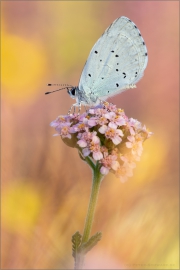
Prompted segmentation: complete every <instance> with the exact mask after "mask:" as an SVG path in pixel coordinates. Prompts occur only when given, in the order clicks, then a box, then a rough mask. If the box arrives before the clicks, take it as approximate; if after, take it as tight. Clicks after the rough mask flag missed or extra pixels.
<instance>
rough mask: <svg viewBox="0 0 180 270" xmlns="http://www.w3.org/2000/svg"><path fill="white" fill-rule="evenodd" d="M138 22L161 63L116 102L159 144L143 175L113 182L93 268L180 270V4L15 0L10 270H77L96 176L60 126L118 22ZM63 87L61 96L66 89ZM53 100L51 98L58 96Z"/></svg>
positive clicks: (151, 143) (9, 51) (6, 80)
mask: <svg viewBox="0 0 180 270" xmlns="http://www.w3.org/2000/svg"><path fill="white" fill-rule="evenodd" d="M120 16H127V17H129V18H130V19H131V20H132V21H133V22H135V23H136V25H137V26H138V28H139V29H140V31H141V33H142V36H143V38H144V40H145V42H146V45H147V49H148V56H149V62H148V66H147V69H146V70H145V74H144V77H143V78H142V79H141V81H140V82H139V83H138V84H137V89H132V90H128V91H125V92H124V93H122V94H121V95H118V96H116V97H114V98H112V99H111V100H110V101H111V102H113V103H115V104H116V105H117V107H121V108H123V109H124V110H125V113H126V115H127V116H128V117H133V118H136V119H138V120H139V121H140V122H142V123H143V124H145V125H146V126H147V127H148V128H149V129H150V130H151V131H152V132H153V133H154V135H153V136H152V137H151V138H150V139H149V140H147V141H146V142H145V144H144V152H143V156H142V159H141V161H140V162H139V163H138V164H137V168H136V169H135V170H134V176H133V177H132V178H130V179H129V180H128V181H127V182H126V183H124V184H122V183H120V182H119V181H118V179H116V178H115V177H114V176H113V175H111V174H109V175H108V176H107V177H105V179H104V180H103V182H102V185H101V189H100V195H99V199H98V206H97V209H96V214H95V220H94V224H93V231H92V234H93V233H95V232H97V231H102V233H103V237H102V240H101V241H100V242H99V243H98V244H97V246H96V247H94V249H93V250H92V251H91V252H89V254H88V255H87V258H86V268H87V269H90V268H91V269H110V268H111V269H178V268H179V265H178V264H179V249H178V244H179V242H178V236H179V219H178V215H179V208H178V200H179V194H178V176H179V175H178V166H179V163H178V146H179V145H178V144H179V137H178V136H179V134H178V120H179V119H178V110H179V106H178V105H179V104H178V97H179V94H178V89H179V62H178V60H179V24H178V23H179V2H176V1H3V2H2V9H1V20H2V30H1V41H2V45H1V63H2V65H1V69H2V72H1V88H2V92H1V94H2V95H1V100H2V101H1V104H2V106H1V107H2V142H1V144H2V145H1V146H2V147H1V152H2V154H1V155H2V164H1V175H2V191H1V192H2V222H1V225H2V226H1V230H2V233H1V235H2V240H1V241H2V252H1V267H2V268H3V269H72V268H73V258H72V256H71V236H72V234H74V233H75V232H76V231H77V230H79V231H80V232H81V233H82V231H83V226H84V219H85V215H86V210H87V205H88V199H89V194H90V188H91V170H90V169H89V168H88V167H87V165H86V164H85V163H84V162H82V160H81V159H80V158H79V155H78V153H77V151H76V149H72V148H69V147H68V146H66V145H65V144H64V143H63V142H62V141H61V139H60V138H59V137H52V135H53V134H54V133H55V132H54V130H53V129H52V128H51V127H50V126H49V123H50V122H51V121H52V120H54V119H55V118H56V117H57V116H58V115H60V114H66V113H67V112H68V110H69V107H70V105H71V104H72V102H73V100H71V99H70V97H69V96H68V95H67V93H66V91H60V92H58V93H55V94H52V95H48V96H45V95H44V92H46V91H49V88H48V87H47V86H46V84H47V83H62V84H63V83H69V84H71V85H78V81H79V78H80V74H81V71H82V69H83V66H84V63H85V61H86V58H87V57H88V54H89V52H90V50H91V48H92V46H93V45H94V43H95V42H96V40H97V39H98V38H99V37H100V35H101V34H102V33H103V31H104V30H105V29H106V28H107V27H108V26H109V25H110V24H111V23H112V22H113V21H114V20H115V19H116V18H118V17H120ZM54 89H56V88H52V90H54ZM50 90H51V89H50Z"/></svg>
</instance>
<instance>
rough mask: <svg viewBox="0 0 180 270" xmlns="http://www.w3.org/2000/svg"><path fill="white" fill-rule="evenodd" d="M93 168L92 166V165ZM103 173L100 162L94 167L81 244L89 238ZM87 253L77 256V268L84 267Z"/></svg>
mask: <svg viewBox="0 0 180 270" xmlns="http://www.w3.org/2000/svg"><path fill="white" fill-rule="evenodd" d="M91 168H92V167H91ZM102 178H103V175H102V174H101V173H100V170H99V166H98V164H97V165H96V166H95V167H94V169H93V181H92V188H91V195H90V201H89V207H88V212H87V216H86V221H85V226H84V232H83V236H82V242H81V245H82V244H83V243H85V242H87V241H88V240H89V237H90V233H91V228H92V223H93V219H94V213H95V208H96V203H97V199H98V194H99V189H100V185H101V180H102ZM84 257H85V255H84V254H83V253H79V254H78V255H77V257H76V263H75V269H83V263H84Z"/></svg>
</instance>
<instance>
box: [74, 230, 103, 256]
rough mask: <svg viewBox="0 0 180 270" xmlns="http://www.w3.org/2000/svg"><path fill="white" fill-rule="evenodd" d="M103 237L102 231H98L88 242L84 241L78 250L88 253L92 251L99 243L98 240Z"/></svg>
mask: <svg viewBox="0 0 180 270" xmlns="http://www.w3.org/2000/svg"><path fill="white" fill-rule="evenodd" d="M101 237H102V233H101V232H97V233H96V234H95V235H93V236H92V237H91V238H90V239H89V240H88V241H87V242H86V243H84V244H82V245H81V246H80V248H79V249H78V252H79V253H83V254H86V253H87V252H88V251H90V250H91V249H92V248H93V247H94V246H95V245H96V244H97V242H99V241H100V240H101Z"/></svg>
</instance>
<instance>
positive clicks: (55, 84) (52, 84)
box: [47, 83, 73, 87]
mask: <svg viewBox="0 0 180 270" xmlns="http://www.w3.org/2000/svg"><path fill="white" fill-rule="evenodd" d="M47 86H70V87H73V85H69V84H60V83H48V84H47Z"/></svg>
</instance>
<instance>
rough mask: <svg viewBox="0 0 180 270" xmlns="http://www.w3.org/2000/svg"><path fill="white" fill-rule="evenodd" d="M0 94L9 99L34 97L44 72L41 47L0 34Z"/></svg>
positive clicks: (31, 42) (29, 41)
mask: <svg viewBox="0 0 180 270" xmlns="http://www.w3.org/2000/svg"><path fill="white" fill-rule="evenodd" d="M1 43H2V44H1V61H2V66H1V71H2V73H1V80H2V85H3V91H2V94H3V95H5V96H8V97H10V98H11V99H15V101H17V99H20V100H22V99H24V98H26V99H27V98H29V97H31V96H34V95H35V94H36V93H37V92H38V91H37V88H38V87H39V86H40V83H41V81H42V76H43V75H44V73H45V70H46V61H45V53H44V50H43V47H42V46H40V45H39V44H38V43H37V42H36V41H34V40H26V39H23V38H21V37H19V36H15V35H8V34H6V33H3V34H2V37H1Z"/></svg>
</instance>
